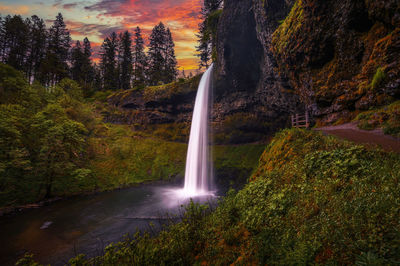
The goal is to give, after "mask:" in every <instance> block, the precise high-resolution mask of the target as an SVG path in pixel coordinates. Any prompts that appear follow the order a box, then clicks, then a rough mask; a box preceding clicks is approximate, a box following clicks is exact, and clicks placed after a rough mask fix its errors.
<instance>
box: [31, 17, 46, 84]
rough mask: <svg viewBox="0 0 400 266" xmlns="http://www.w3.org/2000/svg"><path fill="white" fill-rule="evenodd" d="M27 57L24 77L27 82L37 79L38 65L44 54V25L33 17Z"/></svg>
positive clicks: (40, 20)
mask: <svg viewBox="0 0 400 266" xmlns="http://www.w3.org/2000/svg"><path fill="white" fill-rule="evenodd" d="M30 21H31V24H30V31H29V44H28V55H27V61H26V76H27V78H28V80H29V81H32V80H34V79H36V78H37V74H38V72H39V69H40V65H41V63H42V61H43V58H44V56H45V54H46V38H47V34H46V25H45V23H44V21H43V19H40V18H39V17H38V16H36V15H34V16H32V17H31V20H30Z"/></svg>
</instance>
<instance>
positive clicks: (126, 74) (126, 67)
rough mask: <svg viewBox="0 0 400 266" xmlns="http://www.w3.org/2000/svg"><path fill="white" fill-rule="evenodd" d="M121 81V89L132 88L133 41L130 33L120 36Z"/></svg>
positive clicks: (126, 32)
mask: <svg viewBox="0 0 400 266" xmlns="http://www.w3.org/2000/svg"><path fill="white" fill-rule="evenodd" d="M119 61H120V62H119V69H120V72H119V80H120V86H119V87H120V89H123V90H127V89H130V87H131V79H132V40H131V34H130V33H129V31H125V32H124V33H121V34H120V35H119Z"/></svg>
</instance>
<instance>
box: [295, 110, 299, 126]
mask: <svg viewBox="0 0 400 266" xmlns="http://www.w3.org/2000/svg"><path fill="white" fill-rule="evenodd" d="M295 124H296V127H297V126H298V125H299V114H298V113H297V114H296V122H295Z"/></svg>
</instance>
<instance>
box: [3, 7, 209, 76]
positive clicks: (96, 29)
mask: <svg viewBox="0 0 400 266" xmlns="http://www.w3.org/2000/svg"><path fill="white" fill-rule="evenodd" d="M201 4H202V0H83V1H79V0H31V1H23V0H0V14H1V15H2V16H5V15H8V14H20V15H22V16H24V17H27V16H31V15H38V16H39V17H41V18H43V19H44V20H46V23H47V24H48V26H49V25H51V23H52V21H51V20H53V19H54V18H55V16H56V15H57V13H58V12H61V13H62V14H63V16H64V21H65V22H66V24H67V27H68V29H69V30H70V32H71V37H72V39H73V40H82V39H83V38H84V37H86V36H87V37H88V38H89V40H90V41H91V43H92V47H93V48H94V51H95V53H97V52H98V49H99V46H100V45H101V43H102V41H103V39H104V37H105V36H106V35H108V34H110V33H111V32H113V31H116V32H120V31H123V30H130V31H133V29H134V28H135V27H136V26H139V27H140V28H141V29H142V31H143V35H144V37H145V38H146V39H147V38H148V36H149V35H150V32H151V29H152V28H153V27H154V26H155V25H156V24H158V23H159V22H160V21H162V22H163V23H164V24H166V25H167V27H169V28H170V30H171V32H172V36H173V39H174V42H175V52H176V56H177V59H178V65H179V67H180V69H182V68H184V69H185V71H186V70H192V69H197V68H198V66H197V65H198V59H197V57H196V56H195V53H196V51H195V46H196V36H195V34H196V32H197V26H198V24H199V22H200V17H199V12H200V9H201Z"/></svg>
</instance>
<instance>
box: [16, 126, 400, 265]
mask: <svg viewBox="0 0 400 266" xmlns="http://www.w3.org/2000/svg"><path fill="white" fill-rule="evenodd" d="M399 173H400V157H399V155H397V154H390V153H385V152H383V151H381V150H374V149H367V148H365V147H363V146H357V145H354V144H351V143H349V142H346V141H342V140H338V139H335V138H333V137H327V136H324V135H322V134H321V133H316V132H312V131H305V130H299V129H292V130H284V131H282V132H280V133H278V134H277V135H276V136H275V138H274V139H273V140H272V142H271V143H270V144H269V145H268V147H267V148H266V149H265V151H264V154H263V155H262V156H261V159H260V163H259V167H258V169H257V171H256V172H255V173H254V174H253V176H252V178H251V181H250V183H249V184H248V185H246V187H245V188H244V189H242V190H240V191H239V192H237V193H236V192H234V191H233V190H232V191H230V192H229V193H228V195H227V196H226V197H225V198H224V199H223V200H221V202H220V204H219V206H218V207H217V208H216V209H215V210H213V211H211V210H210V208H209V207H207V206H201V205H197V204H195V203H190V204H189V205H188V206H187V207H186V213H185V214H184V216H183V217H182V221H181V222H180V223H177V224H173V225H171V226H170V227H168V228H167V230H165V231H162V232H161V233H160V234H159V235H158V236H157V237H150V236H149V235H148V234H144V235H139V234H136V235H134V236H131V237H130V238H127V240H125V241H123V242H120V243H117V244H114V245H111V246H109V247H107V248H106V250H105V254H104V256H101V257H96V258H93V259H85V258H84V255H80V256H78V257H76V258H74V259H72V260H71V261H70V263H71V264H73V265H92V264H96V265H97V264H99V265H117V264H118V265H167V264H178V265H188V264H216V265H220V264H224V265H225V264H232V263H234V264H253V263H257V264H267V265H268V264H272V265H277V264H280V265H293V264H334V265H336V264H357V265H382V264H394V263H396V262H397V261H399V259H400V257H399V254H400V250H399V249H400V243H399V239H400V235H399V229H400V224H399V220H398V212H399V209H400V202H399V198H400V197H399V196H400V195H399V191H400V189H399V182H398V180H399V178H400V176H399ZM29 261H30V259H29V257H27V258H25V259H24V262H28V263H29Z"/></svg>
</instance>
